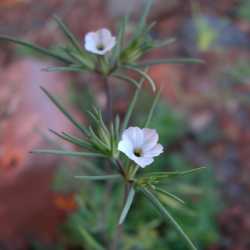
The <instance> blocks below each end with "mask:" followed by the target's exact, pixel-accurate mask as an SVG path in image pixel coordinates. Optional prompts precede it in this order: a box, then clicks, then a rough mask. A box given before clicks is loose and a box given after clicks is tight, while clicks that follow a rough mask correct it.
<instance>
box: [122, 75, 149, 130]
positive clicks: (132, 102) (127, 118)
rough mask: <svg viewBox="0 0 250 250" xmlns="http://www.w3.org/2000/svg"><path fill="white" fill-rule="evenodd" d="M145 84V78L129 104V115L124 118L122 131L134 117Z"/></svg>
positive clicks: (140, 82)
mask: <svg viewBox="0 0 250 250" xmlns="http://www.w3.org/2000/svg"><path fill="white" fill-rule="evenodd" d="M143 83H144V78H141V80H140V81H139V85H138V88H137V90H136V91H135V93H134V96H133V98H132V100H131V102H130V104H129V107H128V110H127V113H126V115H125V118H124V121H123V124H122V128H121V131H124V130H125V129H126V128H127V127H128V123H129V120H130V118H131V115H132V113H133V111H134V108H135V104H136V102H137V99H138V96H139V93H140V91H141V87H142V85H143Z"/></svg>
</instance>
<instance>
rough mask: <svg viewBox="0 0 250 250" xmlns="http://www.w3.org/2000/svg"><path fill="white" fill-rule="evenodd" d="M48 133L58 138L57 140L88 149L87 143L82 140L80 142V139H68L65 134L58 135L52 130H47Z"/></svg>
mask: <svg viewBox="0 0 250 250" xmlns="http://www.w3.org/2000/svg"><path fill="white" fill-rule="evenodd" d="M49 131H50V132H51V133H53V134H54V135H56V136H58V137H59V138H61V139H63V140H65V141H67V142H70V143H72V144H74V145H76V146H79V147H87V148H89V147H90V144H89V143H87V142H85V141H82V140H80V139H78V138H72V137H68V136H67V135H65V134H60V133H58V132H56V131H54V130H53V129H49Z"/></svg>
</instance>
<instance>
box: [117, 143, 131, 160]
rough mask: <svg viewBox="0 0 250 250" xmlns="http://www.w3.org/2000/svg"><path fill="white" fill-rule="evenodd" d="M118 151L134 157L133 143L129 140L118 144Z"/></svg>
mask: <svg viewBox="0 0 250 250" xmlns="http://www.w3.org/2000/svg"><path fill="white" fill-rule="evenodd" d="M118 150H119V151H121V152H123V153H124V154H125V155H127V156H128V157H129V158H131V157H133V146H132V144H131V142H130V141H129V140H127V139H124V140H121V141H120V142H119V143H118Z"/></svg>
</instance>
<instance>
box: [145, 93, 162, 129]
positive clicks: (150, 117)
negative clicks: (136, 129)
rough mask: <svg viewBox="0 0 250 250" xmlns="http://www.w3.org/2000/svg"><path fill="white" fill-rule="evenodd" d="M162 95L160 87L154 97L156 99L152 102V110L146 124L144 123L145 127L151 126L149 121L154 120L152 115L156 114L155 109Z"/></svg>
mask: <svg viewBox="0 0 250 250" xmlns="http://www.w3.org/2000/svg"><path fill="white" fill-rule="evenodd" d="M160 95H161V89H159V90H158V91H157V93H156V95H155V97H154V100H153V103H152V106H151V108H150V111H149V113H148V117H147V120H146V121H145V124H144V128H147V127H148V126H149V123H150V122H151V120H152V116H153V114H154V111H155V107H156V105H157V103H158V101H159V98H160Z"/></svg>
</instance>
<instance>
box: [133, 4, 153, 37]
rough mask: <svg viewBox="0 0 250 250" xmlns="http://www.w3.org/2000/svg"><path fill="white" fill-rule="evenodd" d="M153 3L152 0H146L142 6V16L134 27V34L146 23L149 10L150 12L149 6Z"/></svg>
mask: <svg viewBox="0 0 250 250" xmlns="http://www.w3.org/2000/svg"><path fill="white" fill-rule="evenodd" d="M152 4H153V1H152V0H147V1H146V5H145V7H144V11H143V13H142V16H141V18H140V21H139V24H138V26H137V28H136V29H135V34H138V33H139V34H140V32H141V31H142V30H143V27H144V26H145V25H146V22H147V20H146V19H147V16H148V15H149V12H150V8H151V6H152Z"/></svg>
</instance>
